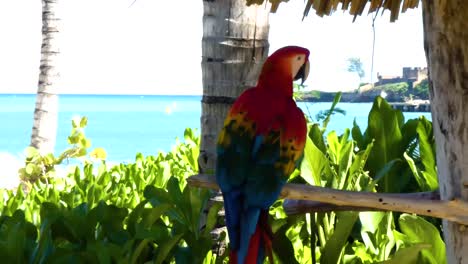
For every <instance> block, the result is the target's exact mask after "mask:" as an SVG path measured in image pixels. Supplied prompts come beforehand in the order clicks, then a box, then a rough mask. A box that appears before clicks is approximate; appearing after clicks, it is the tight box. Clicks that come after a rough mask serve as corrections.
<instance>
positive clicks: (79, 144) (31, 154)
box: [19, 117, 106, 184]
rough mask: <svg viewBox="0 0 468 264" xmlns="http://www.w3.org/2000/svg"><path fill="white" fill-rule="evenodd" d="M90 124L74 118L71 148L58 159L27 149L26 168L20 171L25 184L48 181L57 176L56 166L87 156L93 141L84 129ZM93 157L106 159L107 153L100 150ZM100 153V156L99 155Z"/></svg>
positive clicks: (95, 151)
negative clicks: (87, 136) (68, 160)
mask: <svg viewBox="0 0 468 264" xmlns="http://www.w3.org/2000/svg"><path fill="white" fill-rule="evenodd" d="M87 123H88V119H87V118H86V117H81V118H74V119H73V120H72V130H71V133H70V136H68V144H69V145H70V147H69V148H68V149H66V150H65V151H63V152H62V153H61V154H60V155H59V156H58V157H55V156H54V155H53V154H52V153H47V154H44V155H42V154H41V153H39V151H38V150H37V149H36V148H34V147H27V148H26V150H25V153H26V160H25V163H26V165H25V167H24V168H21V169H20V170H19V174H20V178H21V180H22V181H23V183H25V184H28V183H31V182H36V181H37V180H43V181H44V180H47V179H48V178H53V177H54V176H55V166H56V165H59V164H61V163H62V162H63V161H64V160H67V159H70V158H81V157H84V156H86V154H87V149H88V148H89V147H91V140H89V139H88V138H86V136H85V132H84V129H85V127H86V125H87ZM92 153H94V155H93V156H95V157H98V158H102V159H105V156H106V154H105V151H103V150H102V149H100V148H98V149H96V150H94V151H93V152H92ZM98 153H99V154H98Z"/></svg>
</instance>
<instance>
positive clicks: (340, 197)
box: [187, 174, 468, 225]
mask: <svg viewBox="0 0 468 264" xmlns="http://www.w3.org/2000/svg"><path fill="white" fill-rule="evenodd" d="M187 182H188V184H189V185H190V186H196V187H202V188H209V189H214V190H218V189H219V187H218V184H217V183H216V179H215V177H214V176H212V175H204V174H200V175H195V176H192V177H190V178H188V179H187ZM281 198H285V199H290V200H307V201H315V202H323V203H329V204H334V205H338V206H350V207H353V208H356V207H358V208H359V207H360V208H367V209H369V210H382V211H397V212H405V213H414V214H418V215H426V216H432V217H437V218H443V219H447V220H450V221H453V222H457V223H460V224H463V225H468V203H467V202H465V201H462V200H458V199H455V200H451V201H445V200H439V199H434V198H435V197H434V193H406V194H405V193H371V192H352V191H342V190H336V189H330V188H324V187H317V186H311V185H305V184H292V183H288V184H286V185H285V186H284V187H283V190H282V191H281ZM298 203H302V205H301V206H303V207H305V208H307V207H308V205H307V203H308V202H304V201H298ZM310 211H312V210H310Z"/></svg>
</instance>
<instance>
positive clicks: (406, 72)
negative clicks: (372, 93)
mask: <svg viewBox="0 0 468 264" xmlns="http://www.w3.org/2000/svg"><path fill="white" fill-rule="evenodd" d="M377 79H378V81H377V82H375V83H374V86H378V85H384V84H389V83H399V82H407V83H408V84H409V86H410V88H412V87H414V86H415V85H417V84H418V83H420V82H421V81H422V80H424V79H427V67H423V68H420V67H403V75H402V76H384V75H380V74H379V73H377Z"/></svg>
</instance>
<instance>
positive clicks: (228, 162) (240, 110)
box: [216, 90, 256, 250]
mask: <svg viewBox="0 0 468 264" xmlns="http://www.w3.org/2000/svg"><path fill="white" fill-rule="evenodd" d="M254 99H255V98H254V95H253V92H252V90H247V91H246V92H244V93H243V94H242V95H241V96H240V97H239V98H238V99H237V100H236V102H235V103H234V105H233V106H232V108H231V110H230V112H229V113H228V115H227V117H226V119H225V121H224V126H223V128H222V130H221V132H220V134H219V137H218V143H217V162H216V180H217V182H218V185H219V186H220V188H221V190H222V192H223V199H224V209H225V212H226V226H227V228H228V234H229V239H230V242H231V247H232V248H234V249H235V250H237V249H238V248H239V243H240V233H241V230H240V225H241V216H242V215H243V211H244V208H245V205H244V201H245V198H244V197H245V193H244V186H245V184H246V179H247V176H248V171H249V169H250V163H251V154H252V147H253V143H254V142H255V129H256V123H255V122H254V121H253V120H252V119H248V118H247V114H248V113H249V111H252V110H251V108H252V102H253V101H254Z"/></svg>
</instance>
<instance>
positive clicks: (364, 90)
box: [297, 79, 429, 102]
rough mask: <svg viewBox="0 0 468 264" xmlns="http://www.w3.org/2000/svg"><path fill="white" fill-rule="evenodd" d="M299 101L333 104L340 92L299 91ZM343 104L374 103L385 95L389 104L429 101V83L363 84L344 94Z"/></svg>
mask: <svg viewBox="0 0 468 264" xmlns="http://www.w3.org/2000/svg"><path fill="white" fill-rule="evenodd" d="M297 93H298V95H297V97H298V99H299V100H300V101H305V102H332V101H333V98H334V97H335V96H336V94H337V93H338V92H322V91H303V90H302V91H300V90H299V91H298V92H297ZM342 94H343V96H342V102H372V101H373V100H374V98H375V97H376V96H379V95H384V96H385V99H386V100H387V101H389V102H408V101H411V100H415V99H417V100H429V81H428V79H424V80H422V81H421V82H419V83H417V84H415V85H414V87H413V84H412V83H408V82H394V83H387V84H382V85H376V86H374V87H371V86H370V84H361V86H360V88H359V89H357V90H354V91H352V92H343V93H342Z"/></svg>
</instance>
